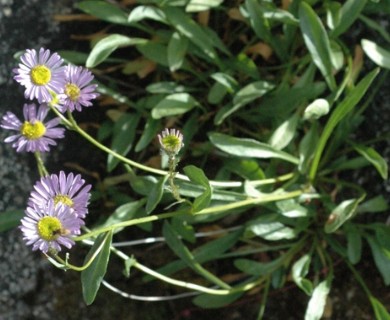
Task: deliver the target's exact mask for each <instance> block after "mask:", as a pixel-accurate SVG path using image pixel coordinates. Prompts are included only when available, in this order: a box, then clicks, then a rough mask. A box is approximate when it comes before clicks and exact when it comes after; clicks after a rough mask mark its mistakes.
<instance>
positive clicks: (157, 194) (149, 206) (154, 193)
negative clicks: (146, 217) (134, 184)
mask: <svg viewBox="0 0 390 320" xmlns="http://www.w3.org/2000/svg"><path fill="white" fill-rule="evenodd" d="M167 179H168V176H162V177H161V178H160V179H159V180H158V182H157V183H156V184H155V185H154V186H153V188H152V190H150V193H149V195H148V202H147V203H146V213H147V214H149V213H151V212H152V211H153V210H154V209H155V208H156V207H157V205H158V204H159V202H160V200H161V198H162V195H163V193H164V184H165V182H166V181H167Z"/></svg>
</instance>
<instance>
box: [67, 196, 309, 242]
mask: <svg viewBox="0 0 390 320" xmlns="http://www.w3.org/2000/svg"><path fill="white" fill-rule="evenodd" d="M302 193H303V192H302V191H301V190H296V191H291V192H286V193H278V194H270V195H264V196H262V197H259V198H253V199H247V200H243V201H238V202H234V203H229V204H225V205H220V206H215V207H210V208H206V209H203V210H201V211H199V212H196V213H194V214H195V215H201V214H214V213H219V212H225V211H228V210H232V209H236V208H240V207H244V206H248V205H256V204H260V203H266V202H272V201H278V200H285V199H291V198H296V197H298V196H300V195H301V194H302ZM183 214H190V211H188V210H181V211H175V212H167V213H162V214H159V215H152V216H147V217H143V218H138V219H132V220H128V221H123V222H119V223H115V224H112V225H111V226H107V227H104V228H100V229H96V230H93V231H91V232H89V233H86V234H84V235H81V236H78V237H75V238H73V240H75V241H80V240H84V239H88V238H91V237H95V236H97V235H99V234H101V233H104V232H107V231H110V230H112V231H114V230H115V229H117V228H123V227H128V226H132V225H137V224H142V223H146V222H152V221H157V220H163V219H167V218H172V217H175V216H179V215H183Z"/></svg>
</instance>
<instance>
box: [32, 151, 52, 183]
mask: <svg viewBox="0 0 390 320" xmlns="http://www.w3.org/2000/svg"><path fill="white" fill-rule="evenodd" d="M34 156H35V159H36V161H37V166H38V171H39V175H40V176H41V177H45V176H48V175H49V173H48V172H47V170H46V167H45V164H44V163H43V160H42V157H41V153H40V152H39V151H36V152H34Z"/></svg>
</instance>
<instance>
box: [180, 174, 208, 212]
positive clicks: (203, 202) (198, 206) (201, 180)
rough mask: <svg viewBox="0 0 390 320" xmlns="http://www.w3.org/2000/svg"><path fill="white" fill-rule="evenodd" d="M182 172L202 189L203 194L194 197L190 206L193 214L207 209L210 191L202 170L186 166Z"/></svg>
mask: <svg viewBox="0 0 390 320" xmlns="http://www.w3.org/2000/svg"><path fill="white" fill-rule="evenodd" d="M183 170H184V173H185V174H186V175H187V176H188V178H190V180H191V181H192V182H194V183H196V184H199V185H201V186H202V187H203V188H204V192H203V193H202V194H201V195H200V196H198V197H196V199H195V201H194V203H193V205H192V210H193V212H198V211H200V210H202V209H204V208H207V207H208V205H209V204H210V201H211V195H212V189H211V186H210V182H209V180H208V179H207V177H206V175H205V174H204V172H203V170H202V169H199V168H197V167H195V166H187V167H185V168H184V169H183Z"/></svg>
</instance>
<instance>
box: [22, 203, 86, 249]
mask: <svg viewBox="0 0 390 320" xmlns="http://www.w3.org/2000/svg"><path fill="white" fill-rule="evenodd" d="M25 214H26V215H25V217H24V218H23V219H22V220H21V221H20V222H21V226H20V229H21V230H22V233H23V240H25V241H26V244H27V245H32V246H33V247H32V249H33V250H34V251H35V250H38V249H39V250H41V251H42V252H45V253H46V252H48V251H49V250H54V251H55V252H58V251H61V246H65V247H67V248H68V249H70V248H71V247H72V246H73V245H74V241H73V240H72V236H75V235H79V234H80V227H81V226H82V225H84V221H83V220H82V219H80V218H79V217H77V216H76V215H75V214H74V212H73V209H71V208H69V207H67V206H65V205H58V206H55V205H54V202H53V201H50V202H49V203H48V205H47V206H46V208H41V207H38V206H33V207H27V209H26V211H25Z"/></svg>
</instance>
